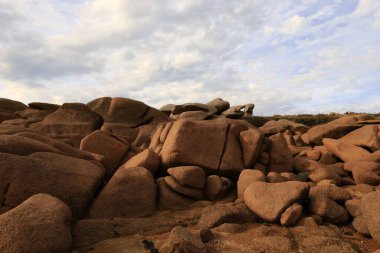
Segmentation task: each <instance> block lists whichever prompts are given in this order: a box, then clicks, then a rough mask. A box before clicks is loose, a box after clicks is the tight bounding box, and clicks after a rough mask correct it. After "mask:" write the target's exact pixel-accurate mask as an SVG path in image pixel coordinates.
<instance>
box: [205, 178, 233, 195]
mask: <svg viewBox="0 0 380 253" xmlns="http://www.w3.org/2000/svg"><path fill="white" fill-rule="evenodd" d="M232 185H233V183H232V181H231V180H230V179H228V178H225V177H219V176H217V175H211V176H209V177H207V180H206V189H205V193H206V195H207V197H208V198H209V199H210V200H216V199H221V198H223V197H224V196H226V195H227V194H228V193H229V191H230V190H231V188H232Z"/></svg>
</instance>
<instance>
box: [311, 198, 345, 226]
mask: <svg viewBox="0 0 380 253" xmlns="http://www.w3.org/2000/svg"><path fill="white" fill-rule="evenodd" d="M309 211H310V213H311V214H315V215H318V216H321V217H322V219H323V220H324V221H327V222H331V223H334V224H345V223H347V222H348V221H349V217H348V214H347V212H346V210H345V209H344V208H343V207H342V206H340V205H338V204H337V203H335V201H333V200H331V199H329V198H327V197H325V196H316V197H312V198H310V200H309Z"/></svg>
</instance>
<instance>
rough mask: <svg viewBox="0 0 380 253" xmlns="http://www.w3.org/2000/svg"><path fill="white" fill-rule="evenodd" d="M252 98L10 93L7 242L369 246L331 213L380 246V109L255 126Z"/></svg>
mask: <svg viewBox="0 0 380 253" xmlns="http://www.w3.org/2000/svg"><path fill="white" fill-rule="evenodd" d="M253 108H254V105H253V104H246V105H238V106H232V107H230V104H229V103H228V102H227V101H224V100H222V99H215V100H213V101H210V102H209V103H206V104H201V103H188V104H182V105H166V106H164V107H162V108H161V109H160V110H156V109H154V108H152V107H150V106H148V105H146V104H144V103H142V102H139V101H135V100H132V99H127V98H110V97H103V98H98V99H95V100H93V101H91V102H89V103H88V104H81V103H66V104H63V105H55V104H47V103H30V104H29V105H24V104H22V103H20V102H17V101H13V100H9V99H0V230H1V231H0V232H1V233H0V252H6V253H7V252H11V253H13V252H42V253H44V252H53V253H54V252H70V251H71V250H74V251H73V252H87V251H88V250H89V248H91V249H95V251H94V252H121V251H117V250H116V249H117V248H118V247H119V248H120V247H126V246H127V245H129V246H128V247H130V248H131V249H135V248H136V251H133V252H146V250H149V251H150V252H158V250H159V252H207V251H208V250H212V252H214V251H215V252H224V251H226V252H239V250H238V249H236V244H235V245H234V244H229V243H230V241H229V238H235V236H238V234H241V237H239V240H241V241H239V243H240V242H241V245H245V247H246V248H249V249H252V250H253V251H252V252H255V250H257V251H260V250H261V251H266V250H267V251H268V252H276V251H284V252H294V251H302V250H303V249H305V248H307V247H309V246H310V245H312V246H313V247H316V248H319V249H321V251H324V250H325V251H326V252H336V251H343V252H356V251H360V250H358V246H357V245H355V243H347V237H345V236H346V235H340V234H339V233H338V232H337V231H339V229H338V228H336V227H334V225H333V224H335V225H340V226H344V225H346V226H344V227H343V228H347V229H348V228H349V227H348V226H347V225H350V224H352V226H353V228H354V229H355V230H356V232H357V233H358V236H370V237H371V238H373V239H370V241H369V242H370V244H369V246H365V247H367V248H365V249H363V251H368V250H369V249H375V248H376V247H378V246H380V204H379V203H380V187H379V184H380V120H378V119H374V118H370V117H369V116H366V115H354V116H346V117H343V118H341V119H338V120H336V121H332V122H330V123H328V124H324V125H319V126H314V127H312V128H310V127H308V126H306V125H303V124H299V123H295V122H291V121H288V120H279V121H269V122H267V123H266V124H265V125H264V126H262V127H260V128H257V127H255V126H253V125H251V124H250V123H248V122H247V121H245V120H244V118H245V117H251V116H252V111H253ZM165 210H168V211H165ZM172 215H173V217H172ZM263 222H264V224H272V225H266V226H267V229H269V230H268V231H267V232H265V231H261V230H265V226H262V227H260V229H259V228H258V227H257V225H256V227H255V228H253V227H252V226H254V224H262V223H263ZM127 224H128V225H127ZM183 225H186V226H188V228H184V227H183ZM277 225H282V226H284V227H288V228H284V227H283V228H281V229H283V230H281V232H279V231H280V230H276V229H277V228H278V227H276V226H277ZM305 227H313V229H315V232H313V233H314V235H313V233H312V234H310V235H308V236H310V237H302V236H304V235H302V236H301V235H299V234H297V233H301V232H300V231H304V230H305V229H304V228H305ZM172 229H173V230H172ZM270 229H273V231H274V232H273V231H272V232H273V233H272V232H271V231H270ZM171 230H172V231H171ZM144 231H145V232H144ZM147 231H149V232H147ZM260 231H261V232H260ZM276 231H277V232H276ZM290 231H291V232H290ZM297 231H298V232H297ZM321 231H323V233H322V232H321ZM140 232H141V233H143V234H145V235H146V236H147V237H149V236H150V237H149V238H148V239H149V240H147V239H144V240H142V241H141V242H140V241H136V238H130V237H127V236H131V235H133V234H138V233H140ZM169 232H170V233H169ZM250 233H254V234H255V235H257V236H253V237H252V235H251V234H250ZM288 233H291V235H290V234H288ZM337 233H338V234H337ZM276 234H277V235H276ZM306 234H307V233H306ZM317 234H318V236H319V234H324V237H323V236H322V235H321V236H319V237H318V236H317ZM227 235H228V236H227ZM248 235H249V236H250V238H255V243H256V244H255V245H256V246H253V245H251V243H252V241H244V240H245V238H246V237H245V236H248ZM160 236H161V237H160ZM305 236H306V235H305ZM313 236H314V237H313ZM118 237H120V238H118ZM121 237H122V238H121ZM124 237H125V238H124ZM272 237H273V238H272ZM274 237H275V238H274ZM317 237H318V238H317ZM322 237H323V238H322ZM257 238H261V239H260V241H257V240H258V239H257ZM292 238H293V239H292ZM311 238H313V239H311ZM344 238H345V239H344ZM360 238H364V237H360ZM235 239H236V238H235ZM231 240H232V239H231ZM308 240H309V241H308ZM310 240H315V241H310ZM363 240H364V239H363ZM365 240H367V239H365ZM217 241H219V242H220V241H224V242H225V243H226V244H225V245H224V246H223V245H217V243H216V242H217ZM256 241H257V242H256ZM273 241H274V242H277V243H278V244H279V245H276V244H274V243H273ZM343 241H344V243H343ZM264 242H266V243H264ZM258 245H261V246H258ZM280 245H281V246H280ZM257 247H259V248H257ZM363 247H364V246H363ZM105 249H113V250H114V251H105Z"/></svg>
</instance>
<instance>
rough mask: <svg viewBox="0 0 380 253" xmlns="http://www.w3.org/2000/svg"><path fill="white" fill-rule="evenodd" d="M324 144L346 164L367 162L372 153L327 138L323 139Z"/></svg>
mask: <svg viewBox="0 0 380 253" xmlns="http://www.w3.org/2000/svg"><path fill="white" fill-rule="evenodd" d="M323 144H324V145H325V147H326V148H327V149H328V150H329V151H330V152H332V153H333V154H334V155H336V156H337V157H339V158H340V159H342V160H343V161H344V162H352V161H356V160H366V158H367V157H368V156H369V155H370V152H368V151H367V150H365V149H363V148H361V147H358V146H354V145H352V144H348V143H346V142H343V141H341V140H334V139H329V138H325V139H323Z"/></svg>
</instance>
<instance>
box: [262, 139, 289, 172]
mask: <svg viewBox="0 0 380 253" xmlns="http://www.w3.org/2000/svg"><path fill="white" fill-rule="evenodd" d="M269 139H270V140H271V142H270V146H269V156H270V161H269V165H268V168H267V171H268V172H272V171H273V172H277V173H281V172H292V171H293V164H294V161H293V155H292V153H291V152H290V150H289V148H288V145H287V143H286V140H285V138H284V135H283V134H282V133H278V134H275V135H272V136H271V137H269Z"/></svg>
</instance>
